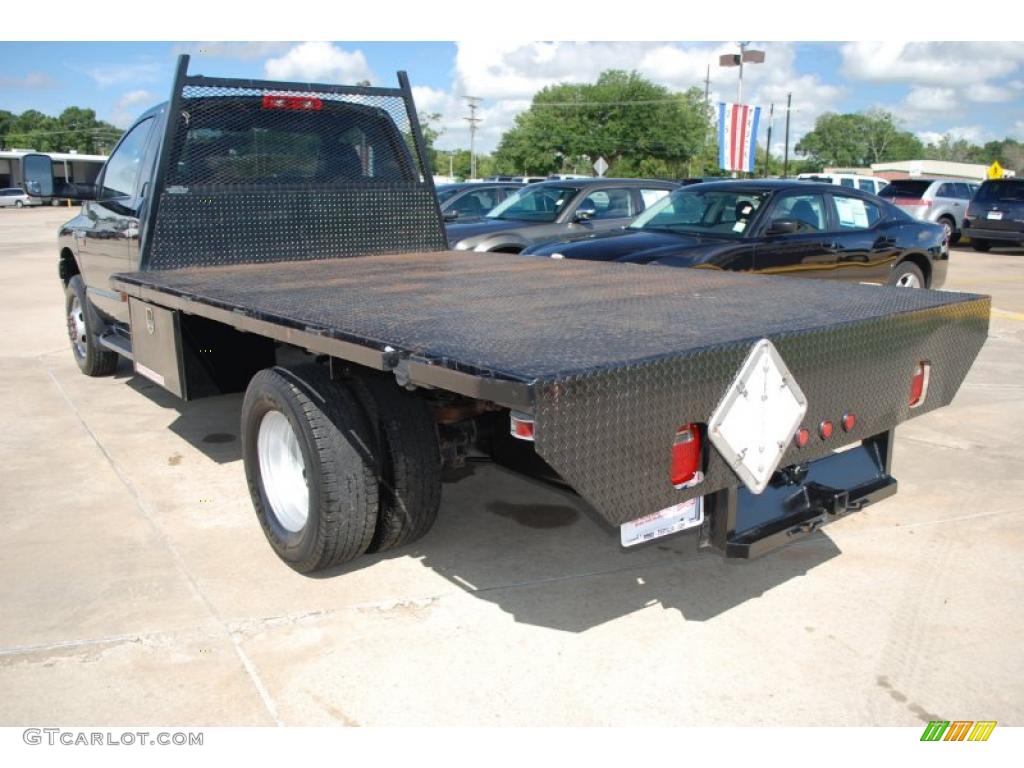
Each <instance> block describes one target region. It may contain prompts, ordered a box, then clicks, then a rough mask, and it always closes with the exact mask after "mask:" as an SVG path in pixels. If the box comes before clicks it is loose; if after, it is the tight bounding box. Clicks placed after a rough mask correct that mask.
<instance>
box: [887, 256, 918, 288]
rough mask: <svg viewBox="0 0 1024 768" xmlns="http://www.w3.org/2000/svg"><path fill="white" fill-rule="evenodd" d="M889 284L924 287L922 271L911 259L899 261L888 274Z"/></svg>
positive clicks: (904, 286)
mask: <svg viewBox="0 0 1024 768" xmlns="http://www.w3.org/2000/svg"><path fill="white" fill-rule="evenodd" d="M889 285H896V286H899V287H901V288H924V287H925V282H924V273H923V272H922V271H921V268H920V267H919V266H917V264H915V263H914V262H912V261H901V262H900V263H899V264H897V265H896V267H895V269H893V271H892V274H891V275H890V276H889Z"/></svg>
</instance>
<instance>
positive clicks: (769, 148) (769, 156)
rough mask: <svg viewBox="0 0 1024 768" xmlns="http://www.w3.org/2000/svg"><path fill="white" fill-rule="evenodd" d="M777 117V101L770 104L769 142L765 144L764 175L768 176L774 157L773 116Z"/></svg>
mask: <svg viewBox="0 0 1024 768" xmlns="http://www.w3.org/2000/svg"><path fill="white" fill-rule="evenodd" d="M774 117H775V102H774V101H773V102H772V103H771V104H769V105H768V143H767V144H765V145H764V177H765V178H766V179H767V178H768V163H769V162H770V161H771V159H772V118H774Z"/></svg>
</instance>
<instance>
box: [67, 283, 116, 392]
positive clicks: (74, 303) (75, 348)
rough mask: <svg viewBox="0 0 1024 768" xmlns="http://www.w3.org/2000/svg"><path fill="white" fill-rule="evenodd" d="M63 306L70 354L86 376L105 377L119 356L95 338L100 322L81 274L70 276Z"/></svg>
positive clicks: (114, 366) (114, 367)
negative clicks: (69, 341) (86, 292)
mask: <svg viewBox="0 0 1024 768" xmlns="http://www.w3.org/2000/svg"><path fill="white" fill-rule="evenodd" d="M64 309H65V313H66V318H67V324H68V338H69V339H70V340H71V353H72V354H73V355H74V356H75V362H76V363H78V368H79V370H81V371H82V373H84V374H85V375H86V376H109V375H110V374H112V373H113V372H114V371H115V370H116V369H117V362H118V358H119V355H118V354H117V353H116V352H114V351H112V350H109V349H106V348H105V347H102V346H100V343H99V342H98V341H97V340H96V337H97V335H98V334H99V331H100V330H101V329H100V327H99V326H100V324H101V321H100V320H99V319H98V317H97V315H96V310H95V309H93V307H92V304H91V303H90V302H89V298H88V296H86V294H85V283H83V282H82V277H81V275H72V276H71V279H70V280H68V286H67V288H66V289H65V290H64Z"/></svg>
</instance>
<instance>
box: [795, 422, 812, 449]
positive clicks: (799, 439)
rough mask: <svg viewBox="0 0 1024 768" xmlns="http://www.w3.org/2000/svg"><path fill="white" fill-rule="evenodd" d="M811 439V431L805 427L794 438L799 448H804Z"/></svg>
mask: <svg viewBox="0 0 1024 768" xmlns="http://www.w3.org/2000/svg"><path fill="white" fill-rule="evenodd" d="M810 439H811V431H810V430H809V429H805V428H804V427H800V430H799V431H798V432H797V433H796V434H795V435H794V436H793V441H794V442H795V443H796V447H797V448H803V447H804V446H805V445H807V442H808V441H809V440H810Z"/></svg>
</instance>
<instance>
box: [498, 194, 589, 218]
mask: <svg viewBox="0 0 1024 768" xmlns="http://www.w3.org/2000/svg"><path fill="white" fill-rule="evenodd" d="M575 194H576V189H575V188H574V187H548V186H543V187H526V188H525V189H521V190H519V191H518V192H516V193H515V194H514V195H512V196H510V197H507V198H505V200H504V202H502V203H501V204H499V205H498V206H497V207H496V208H494V210H492V211H491V212H490V213H488V214H487V218H489V219H508V220H511V221H554V220H555V219H556V218H558V214H560V213H561V212H562V211H563V210H565V206H567V205H568V204H569V201H570V200H572V198H573V195H575Z"/></svg>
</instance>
